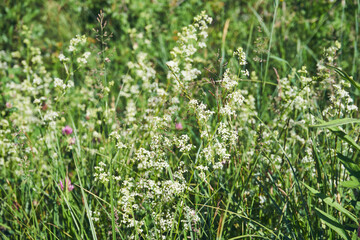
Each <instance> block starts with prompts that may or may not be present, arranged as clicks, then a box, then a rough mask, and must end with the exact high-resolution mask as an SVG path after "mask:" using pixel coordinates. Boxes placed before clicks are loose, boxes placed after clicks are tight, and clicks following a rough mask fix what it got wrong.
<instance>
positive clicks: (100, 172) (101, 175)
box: [94, 162, 109, 184]
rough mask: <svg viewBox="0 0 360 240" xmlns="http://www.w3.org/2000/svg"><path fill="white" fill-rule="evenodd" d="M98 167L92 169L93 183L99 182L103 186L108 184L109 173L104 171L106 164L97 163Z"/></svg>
mask: <svg viewBox="0 0 360 240" xmlns="http://www.w3.org/2000/svg"><path fill="white" fill-rule="evenodd" d="M98 165H99V166H96V167H94V169H95V171H96V172H95V173H94V177H95V179H94V180H95V181H100V182H101V183H103V184H105V183H107V182H109V173H108V172H106V171H105V167H106V164H105V163H104V162H99V164H98Z"/></svg>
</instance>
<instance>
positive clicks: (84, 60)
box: [76, 52, 91, 64]
mask: <svg viewBox="0 0 360 240" xmlns="http://www.w3.org/2000/svg"><path fill="white" fill-rule="evenodd" d="M90 54H91V53H90V52H85V53H84V54H83V55H82V56H81V57H78V58H77V60H76V61H77V62H78V63H81V64H86V63H87V59H88V58H89V56H90Z"/></svg>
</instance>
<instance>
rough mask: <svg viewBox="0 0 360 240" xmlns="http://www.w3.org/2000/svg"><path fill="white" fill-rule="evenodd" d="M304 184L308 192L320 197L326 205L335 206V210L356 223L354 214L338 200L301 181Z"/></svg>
mask: <svg viewBox="0 0 360 240" xmlns="http://www.w3.org/2000/svg"><path fill="white" fill-rule="evenodd" d="M303 184H304V186H305V187H306V188H307V189H309V190H310V192H311V193H312V194H314V195H315V196H316V197H318V198H320V199H321V200H323V202H324V203H326V204H327V205H329V206H330V207H332V208H335V209H336V210H338V211H339V212H342V213H343V214H345V215H346V216H348V217H349V218H350V219H351V220H353V221H354V222H355V223H356V224H358V221H357V218H356V216H355V215H354V214H352V213H351V212H350V211H348V210H346V209H345V208H344V207H343V206H341V205H340V204H339V203H338V202H336V201H335V200H333V199H332V198H330V197H328V196H326V195H325V194H323V193H320V192H319V191H317V190H315V189H314V188H312V187H310V186H308V185H307V184H305V183H303Z"/></svg>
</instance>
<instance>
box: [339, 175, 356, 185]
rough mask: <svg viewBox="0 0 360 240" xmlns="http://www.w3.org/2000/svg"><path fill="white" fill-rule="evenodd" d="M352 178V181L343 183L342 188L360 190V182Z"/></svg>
mask: <svg viewBox="0 0 360 240" xmlns="http://www.w3.org/2000/svg"><path fill="white" fill-rule="evenodd" d="M350 178H351V180H349V181H345V182H342V183H341V186H342V187H347V188H358V187H359V186H360V182H359V181H358V179H357V178H356V177H354V176H351V177H350Z"/></svg>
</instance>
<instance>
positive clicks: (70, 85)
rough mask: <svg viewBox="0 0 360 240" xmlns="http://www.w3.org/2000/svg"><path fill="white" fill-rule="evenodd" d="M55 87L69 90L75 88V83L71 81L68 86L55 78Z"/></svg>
mask: <svg viewBox="0 0 360 240" xmlns="http://www.w3.org/2000/svg"><path fill="white" fill-rule="evenodd" d="M54 87H55V88H59V89H62V90H67V89H69V88H72V87H74V82H73V81H71V80H69V81H68V83H67V84H65V83H64V81H63V80H62V79H60V78H54Z"/></svg>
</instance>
